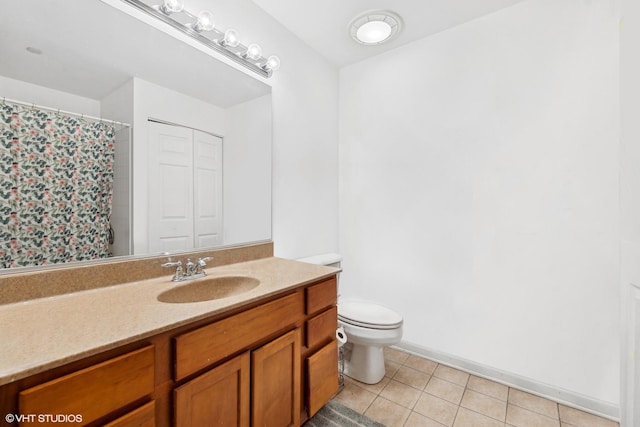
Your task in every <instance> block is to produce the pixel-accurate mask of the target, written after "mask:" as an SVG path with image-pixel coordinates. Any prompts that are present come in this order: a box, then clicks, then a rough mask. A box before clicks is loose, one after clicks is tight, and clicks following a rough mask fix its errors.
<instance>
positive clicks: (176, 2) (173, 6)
mask: <svg viewBox="0 0 640 427" xmlns="http://www.w3.org/2000/svg"><path fill="white" fill-rule="evenodd" d="M182 9H184V1H182V0H164V3H163V4H162V6H160V11H161V12H162V13H164V14H165V15H171V14H172V13H178V12H182Z"/></svg>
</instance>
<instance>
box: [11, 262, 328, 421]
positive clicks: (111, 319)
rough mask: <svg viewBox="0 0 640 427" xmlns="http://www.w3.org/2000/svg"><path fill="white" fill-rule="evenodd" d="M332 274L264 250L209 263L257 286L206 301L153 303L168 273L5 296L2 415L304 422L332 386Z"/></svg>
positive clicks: (165, 287)
mask: <svg viewBox="0 0 640 427" xmlns="http://www.w3.org/2000/svg"><path fill="white" fill-rule="evenodd" d="M337 271H338V270H337V269H334V268H330V267H321V266H313V265H310V264H305V263H300V262H296V261H290V260H284V259H280V258H274V257H267V258H262V259H257V260H253V261H248V262H242V263H236V264H230V265H225V266H220V267H216V268H212V269H210V271H209V276H208V278H215V277H238V276H242V277H252V278H255V279H257V280H259V281H260V284H259V285H258V286H255V287H254V288H252V289H250V290H248V291H243V292H241V293H239V294H234V295H230V296H226V297H222V298H216V299H213V300H208V301H200V302H188V303H180V302H173V303H167V302H162V301H159V300H158V295H160V294H162V293H163V292H167V291H171V290H173V289H174V288H176V287H179V286H184V285H185V284H186V283H171V282H170V277H167V276H164V277H158V278H153V279H148V280H142V281H138V282H133V283H126V284H122V285H117V286H107V287H104V288H100V289H92V290H87V291H82V292H76V293H73V294H64V295H60V296H54V297H49V298H41V299H37V300H30V301H25V302H20V303H14V304H5V305H0V322H1V323H2V325H3V327H2V329H3V330H2V336H1V338H2V339H4V340H7V341H5V342H8V343H9V344H11V346H4V343H3V347H4V349H3V354H2V355H0V362H1V365H0V367H1V368H2V371H1V372H0V374H1V375H0V381H2V383H1V384H2V385H0V412H1V413H2V414H3V416H5V414H13V415H15V416H16V419H18V418H20V417H22V419H23V420H24V421H31V422H35V421H49V422H50V423H51V424H56V425H60V424H61V421H69V425H109V426H134V425H136V426H138V425H149V426H155V425H158V426H169V425H176V426H203V425H213V424H214V423H215V425H225V426H250V425H255V426H283V427H284V426H299V425H301V424H302V423H304V421H306V420H307V419H308V418H309V417H310V416H312V415H313V414H315V412H317V411H318V410H319V409H320V408H321V407H322V406H323V405H324V404H325V403H326V402H327V401H328V400H329V399H330V398H331V397H332V396H333V394H335V392H336V391H337V390H338V372H337V370H338V360H337V357H338V353H337V352H338V349H337V342H336V339H335V331H336V328H337V310H336V298H337V282H336V273H337ZM197 280H202V279H196V280H194V281H192V282H193V283H195V282H196V281H197ZM205 280H207V279H205ZM109 306H110V307H111V308H109ZM64 307H66V310H67V313H66V315H65V314H64V313H61V312H60V311H56V310H62V309H63V308H64ZM36 313H38V314H36ZM34 316H36V317H34ZM18 317H21V318H22V319H24V320H23V321H22V324H20V323H12V327H11V328H7V325H8V324H9V323H6V322H11V321H12V320H14V321H15V320H17V318H18ZM83 317H84V319H83ZM80 322H84V323H80ZM57 328H65V331H64V332H61V331H60V330H58V329H57ZM5 329H11V331H9V330H5ZM56 331H57V332H56ZM23 334H27V335H23ZM29 334H31V335H29ZM47 335H48V336H49V337H48V338H47ZM52 335H53V336H52ZM20 337H22V342H18V341H17V340H18V339H19V338H20ZM14 344H15V345H14ZM47 348H49V349H50V352H49V354H47V352H46V350H47ZM14 351H15V353H14ZM5 352H8V353H11V354H4V353H5ZM25 417H35V418H31V419H29V418H25ZM38 417H39V418H38ZM55 417H57V418H55ZM65 417H66V418H65ZM80 417H81V422H78V421H79V418H80ZM23 424H24V425H26V424H28V422H26V423H18V422H15V423H14V425H23ZM44 424H45V425H46V422H45V423H44Z"/></svg>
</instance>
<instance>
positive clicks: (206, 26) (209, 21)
mask: <svg viewBox="0 0 640 427" xmlns="http://www.w3.org/2000/svg"><path fill="white" fill-rule="evenodd" d="M215 25H216V24H215V22H214V21H213V13H211V12H209V11H208V10H203V11H202V12H200V13H199V14H198V21H197V22H196V24H195V25H194V26H193V30H194V31H196V32H198V33H199V32H201V31H211V30H213V27H215Z"/></svg>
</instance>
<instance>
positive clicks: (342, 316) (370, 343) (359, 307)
mask: <svg viewBox="0 0 640 427" xmlns="http://www.w3.org/2000/svg"><path fill="white" fill-rule="evenodd" d="M298 261H302V262H308V263H312V264H321V265H327V266H331V267H340V266H341V261H342V257H341V256H340V255H337V254H322V255H316V256H313V257H308V258H302V259H299V260H298ZM338 283H339V282H338ZM338 286H340V285H339V284H338ZM402 323H403V319H402V316H400V315H399V314H398V313H396V312H395V311H393V310H391V309H390V308H387V307H384V306H382V305H379V304H376V303H373V302H369V301H360V300H353V299H339V300H338V326H340V327H342V328H344V331H345V334H346V335H347V343H346V344H345V346H344V374H345V375H347V376H349V377H351V378H353V379H355V380H357V381H360V382H363V383H366V384H376V383H378V382H380V381H381V380H382V378H384V374H385V368H384V347H385V346H388V345H393V344H397V343H399V342H400V340H401V339H402Z"/></svg>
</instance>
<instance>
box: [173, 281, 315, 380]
mask: <svg viewBox="0 0 640 427" xmlns="http://www.w3.org/2000/svg"><path fill="white" fill-rule="evenodd" d="M302 298H303V297H302V293H301V292H296V293H295V294H291V295H287V296H285V297H282V298H279V299H277V300H275V301H272V302H269V303H266V304H263V305H260V306H258V307H255V308H252V309H249V310H247V311H244V312H242V313H239V314H236V315H233V316H231V317H227V318H226V319H222V320H220V321H218V322H215V323H212V324H210V325H207V326H203V327H202V328H199V329H196V330H194V331H191V332H187V333H186V334H182V335H180V336H178V337H176V338H175V341H176V369H175V379H176V380H180V379H182V378H185V377H187V376H188V375H191V374H193V373H195V372H198V371H200V370H201V369H203V368H206V367H207V366H210V365H212V364H214V363H216V362H217V361H219V360H222V359H224V358H225V357H228V356H231V355H233V354H234V353H237V352H238V351H241V350H243V349H247V348H248V347H250V346H251V345H252V344H254V343H257V342H258V341H260V340H263V339H264V338H265V337H268V336H269V335H272V334H274V333H276V332H278V331H280V330H283V329H285V328H286V327H287V326H293V325H294V324H295V323H296V322H298V321H299V320H300V319H301V318H302V316H303V304H304V302H303V299H302Z"/></svg>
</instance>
